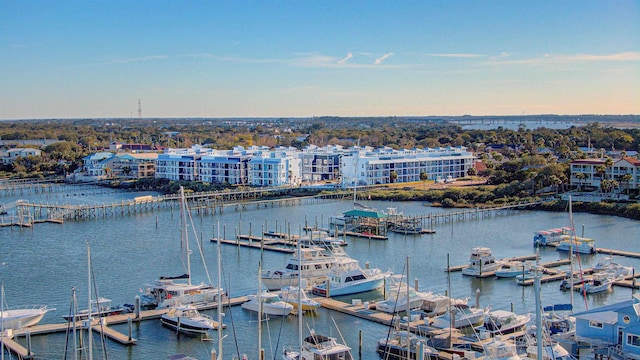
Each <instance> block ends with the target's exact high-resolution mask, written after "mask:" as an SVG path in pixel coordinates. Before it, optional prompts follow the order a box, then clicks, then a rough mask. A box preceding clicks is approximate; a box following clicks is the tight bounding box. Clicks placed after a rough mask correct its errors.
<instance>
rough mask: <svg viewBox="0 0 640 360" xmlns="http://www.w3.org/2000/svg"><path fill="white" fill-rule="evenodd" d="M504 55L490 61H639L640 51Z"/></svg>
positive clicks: (534, 63) (514, 62)
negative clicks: (527, 55) (513, 56)
mask: <svg viewBox="0 0 640 360" xmlns="http://www.w3.org/2000/svg"><path fill="white" fill-rule="evenodd" d="M507 58H509V57H508V56H506V57H495V58H491V63H493V64H499V65H531V66H543V65H551V64H575V63H586V62H629V61H640V52H637V51H636V52H633V51H632V52H623V53H615V54H572V55H566V54H544V55H542V56H538V57H533V58H527V59H511V58H509V59H507Z"/></svg>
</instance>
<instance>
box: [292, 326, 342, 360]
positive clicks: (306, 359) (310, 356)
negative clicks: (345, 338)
mask: <svg viewBox="0 0 640 360" xmlns="http://www.w3.org/2000/svg"><path fill="white" fill-rule="evenodd" d="M282 358H283V359H284V360H317V359H332V360H333V359H335V360H351V359H353V357H352V356H351V348H350V347H349V346H347V345H344V344H341V343H339V342H338V340H337V339H336V338H334V337H329V336H324V335H318V334H316V333H315V332H313V331H312V332H311V335H309V336H307V337H306V338H304V341H303V342H302V349H300V350H292V349H288V348H287V349H284V351H283V354H282Z"/></svg>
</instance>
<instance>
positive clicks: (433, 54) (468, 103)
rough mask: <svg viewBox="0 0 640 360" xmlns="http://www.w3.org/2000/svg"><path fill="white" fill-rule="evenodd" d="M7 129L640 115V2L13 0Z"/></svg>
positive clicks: (9, 0) (0, 112)
mask: <svg viewBox="0 0 640 360" xmlns="http://www.w3.org/2000/svg"><path fill="white" fill-rule="evenodd" d="M0 85H1V86H0V119H28V118H83V117H96V118H102V117H130V116H134V117H135V116H137V109H138V99H140V101H141V104H142V115H143V117H280V116H282V117H306V116H324V115H338V116H387V115H389V116H393V115H395V116H401V115H416V116H419V115H464V114H470V115H489V114H492V115H503V114H504V115H519V114H549V113H554V114H640V1H637V0H628V1H626V0H620V1H618V0H611V1H604V0H598V1H590V0H580V1H556V0H554V1H546V0H540V1H512V0H505V1H493V0H487V1H458V0H449V1H403V0H398V1H389V0H387V1H376V0H370V1H358V0H356V1H331V0H327V1H311V0H309V1H305V0H303V1H293V0H292V1H277V0H274V1H267V0H264V1H240V0H237V1H235V0H227V1H189V0H185V1H178V0H175V1H163V0H153V1H146V0H127V1H119V0H110V1H95V0H93V1H92V0H84V1H66V0H56V1H49V0H42V1H31V0H0Z"/></svg>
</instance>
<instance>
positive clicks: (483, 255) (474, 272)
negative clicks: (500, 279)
mask: <svg viewBox="0 0 640 360" xmlns="http://www.w3.org/2000/svg"><path fill="white" fill-rule="evenodd" d="M501 266H502V263H501V262H499V261H496V259H495V258H494V257H493V255H492V254H491V249H490V248H488V247H484V246H479V247H474V248H472V249H471V255H470V256H469V265H468V266H467V267H466V268H464V269H462V275H467V276H483V274H485V273H492V272H495V271H496V270H498V269H500V267H501Z"/></svg>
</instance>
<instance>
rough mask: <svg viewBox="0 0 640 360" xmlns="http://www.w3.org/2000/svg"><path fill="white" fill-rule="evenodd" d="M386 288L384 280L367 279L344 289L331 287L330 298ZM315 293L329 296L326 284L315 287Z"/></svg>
mask: <svg viewBox="0 0 640 360" xmlns="http://www.w3.org/2000/svg"><path fill="white" fill-rule="evenodd" d="M383 286H384V278H380V279H367V280H366V281H362V282H358V283H356V284H351V285H347V286H343V287H334V286H331V285H329V296H331V297H333V296H343V295H351V294H359V293H363V292H367V291H372V290H377V289H379V288H381V287H383ZM313 293H314V294H315V295H318V296H327V288H326V283H325V284H320V285H318V286H314V288H313Z"/></svg>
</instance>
